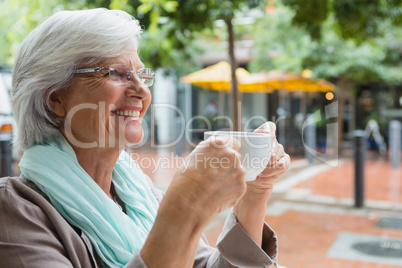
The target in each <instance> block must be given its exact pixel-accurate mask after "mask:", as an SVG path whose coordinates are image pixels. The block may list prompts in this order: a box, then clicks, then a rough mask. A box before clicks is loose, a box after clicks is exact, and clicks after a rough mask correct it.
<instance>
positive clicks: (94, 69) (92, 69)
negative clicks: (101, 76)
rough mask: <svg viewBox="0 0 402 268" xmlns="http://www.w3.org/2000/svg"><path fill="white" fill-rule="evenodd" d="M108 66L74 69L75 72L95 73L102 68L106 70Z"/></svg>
mask: <svg viewBox="0 0 402 268" xmlns="http://www.w3.org/2000/svg"><path fill="white" fill-rule="evenodd" d="M107 69H109V68H102V67H96V68H88V69H77V70H75V71H74V73H75V74H85V73H96V72H100V71H103V70H107Z"/></svg>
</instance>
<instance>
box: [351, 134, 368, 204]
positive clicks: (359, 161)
mask: <svg viewBox="0 0 402 268" xmlns="http://www.w3.org/2000/svg"><path fill="white" fill-rule="evenodd" d="M353 146H354V147H353V149H354V150H353V154H354V169H355V207H357V208H361V207H363V206H364V161H365V159H364V154H365V152H366V135H365V134H364V131H363V130H355V131H354V132H353Z"/></svg>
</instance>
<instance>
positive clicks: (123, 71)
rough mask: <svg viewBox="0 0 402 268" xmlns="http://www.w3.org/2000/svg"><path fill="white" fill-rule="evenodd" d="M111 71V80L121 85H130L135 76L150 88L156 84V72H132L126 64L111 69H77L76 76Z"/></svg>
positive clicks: (113, 66) (142, 70)
mask: <svg viewBox="0 0 402 268" xmlns="http://www.w3.org/2000/svg"><path fill="white" fill-rule="evenodd" d="M106 70H107V71H109V78H110V80H112V81H115V82H118V83H120V84H125V83H128V82H129V81H131V80H132V78H133V74H136V75H137V76H138V78H139V79H140V81H141V83H143V84H144V85H146V86H148V87H150V86H152V85H153V84H154V80H155V72H154V71H153V70H152V69H149V68H142V69H139V70H131V69H130V68H129V67H128V66H127V65H124V64H112V65H110V67H109V68H104V67H95V68H88V69H76V70H75V71H74V73H75V74H86V73H96V72H101V71H106Z"/></svg>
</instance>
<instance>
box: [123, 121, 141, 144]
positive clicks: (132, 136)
mask: <svg viewBox="0 0 402 268" xmlns="http://www.w3.org/2000/svg"><path fill="white" fill-rule="evenodd" d="M143 137H144V130H143V129H142V127H140V128H138V127H134V126H128V125H127V127H126V131H125V139H126V140H125V146H132V145H135V144H138V143H140V142H141V141H142V138H143Z"/></svg>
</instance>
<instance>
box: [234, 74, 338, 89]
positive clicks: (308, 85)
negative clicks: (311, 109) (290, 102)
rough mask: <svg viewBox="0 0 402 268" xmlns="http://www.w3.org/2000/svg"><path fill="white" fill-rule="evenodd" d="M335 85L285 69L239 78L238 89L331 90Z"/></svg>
mask: <svg viewBox="0 0 402 268" xmlns="http://www.w3.org/2000/svg"><path fill="white" fill-rule="evenodd" d="M334 88H335V86H334V85H333V84H331V83H330V82H328V81H325V80H324V79H319V80H317V81H312V80H310V79H307V78H304V77H303V76H301V75H298V74H294V73H291V72H286V71H279V70H271V71H269V72H259V73H255V74H250V75H249V76H245V77H240V78H239V89H240V90H241V91H243V92H256V91H260V92H261V91H262V92H271V91H272V90H273V89H286V90H290V91H293V90H304V91H324V92H326V91H333V90H334Z"/></svg>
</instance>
